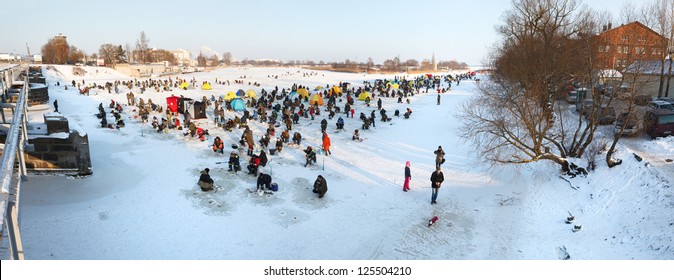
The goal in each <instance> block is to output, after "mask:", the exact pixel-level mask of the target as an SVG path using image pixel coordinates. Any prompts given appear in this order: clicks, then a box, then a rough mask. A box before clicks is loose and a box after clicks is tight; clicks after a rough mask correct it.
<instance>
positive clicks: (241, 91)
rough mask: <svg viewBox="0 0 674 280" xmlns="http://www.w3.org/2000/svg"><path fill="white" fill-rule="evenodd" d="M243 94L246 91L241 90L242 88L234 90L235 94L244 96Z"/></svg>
mask: <svg viewBox="0 0 674 280" xmlns="http://www.w3.org/2000/svg"><path fill="white" fill-rule="evenodd" d="M244 95H246V92H245V91H243V90H242V89H240V90H238V91H236V96H244Z"/></svg>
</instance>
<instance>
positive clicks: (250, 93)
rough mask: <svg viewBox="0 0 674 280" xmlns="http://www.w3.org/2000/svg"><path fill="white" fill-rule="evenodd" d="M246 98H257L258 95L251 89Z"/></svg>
mask: <svg viewBox="0 0 674 280" xmlns="http://www.w3.org/2000/svg"><path fill="white" fill-rule="evenodd" d="M246 97H250V98H257V93H255V91H254V90H252V89H249V90H247V91H246Z"/></svg>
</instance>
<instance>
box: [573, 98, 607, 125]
mask: <svg viewBox="0 0 674 280" xmlns="http://www.w3.org/2000/svg"><path fill="white" fill-rule="evenodd" d="M586 101H587V102H586ZM583 102H584V103H585V104H583V111H581V113H582V114H583V116H585V118H586V119H589V118H590V114H591V113H592V107H593V106H594V102H593V101H592V100H591V99H585V100H583ZM598 110H599V112H597V116H599V120H598V121H599V124H600V125H601V124H612V123H613V122H615V120H616V117H615V109H614V108H613V106H606V105H601V108H599V109H598Z"/></svg>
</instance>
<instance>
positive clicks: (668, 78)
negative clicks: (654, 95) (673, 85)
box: [664, 57, 672, 97]
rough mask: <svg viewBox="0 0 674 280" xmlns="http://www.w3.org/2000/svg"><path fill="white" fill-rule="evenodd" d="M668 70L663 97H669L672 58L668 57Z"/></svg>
mask: <svg viewBox="0 0 674 280" xmlns="http://www.w3.org/2000/svg"><path fill="white" fill-rule="evenodd" d="M668 61H669V70H667V87H665V94H664V96H665V97H669V81H670V80H671V79H672V58H671V57H670V58H669V60H668Z"/></svg>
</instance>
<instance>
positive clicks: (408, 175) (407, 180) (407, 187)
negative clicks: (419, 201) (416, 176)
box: [403, 160, 412, 192]
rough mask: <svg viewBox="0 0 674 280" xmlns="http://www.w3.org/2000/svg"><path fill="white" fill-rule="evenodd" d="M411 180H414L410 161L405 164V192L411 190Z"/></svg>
mask: <svg viewBox="0 0 674 280" xmlns="http://www.w3.org/2000/svg"><path fill="white" fill-rule="evenodd" d="M410 180H412V173H411V172H410V161H409V160H408V161H407V162H406V163H405V183H404V184H403V191H404V192H406V191H409V190H410Z"/></svg>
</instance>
